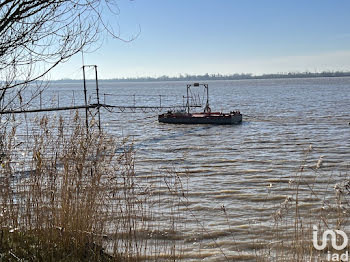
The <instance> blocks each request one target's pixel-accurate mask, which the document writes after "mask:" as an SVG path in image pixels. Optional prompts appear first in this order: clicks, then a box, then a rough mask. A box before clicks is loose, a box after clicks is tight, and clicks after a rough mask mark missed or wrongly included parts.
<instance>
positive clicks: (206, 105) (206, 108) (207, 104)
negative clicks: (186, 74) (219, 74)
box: [203, 84, 211, 113]
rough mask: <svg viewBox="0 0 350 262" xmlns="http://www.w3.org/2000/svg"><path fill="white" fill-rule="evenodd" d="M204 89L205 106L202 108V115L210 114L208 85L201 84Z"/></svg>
mask: <svg viewBox="0 0 350 262" xmlns="http://www.w3.org/2000/svg"><path fill="white" fill-rule="evenodd" d="M203 85H204V88H205V89H206V90H207V102H206V104H205V108H204V113H210V111H211V110H210V107H209V87H208V84H203Z"/></svg>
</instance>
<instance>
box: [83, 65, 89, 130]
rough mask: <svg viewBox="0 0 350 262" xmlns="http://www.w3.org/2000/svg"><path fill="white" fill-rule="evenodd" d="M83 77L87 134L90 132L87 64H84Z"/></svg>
mask: <svg viewBox="0 0 350 262" xmlns="http://www.w3.org/2000/svg"><path fill="white" fill-rule="evenodd" d="M83 79H84V100H85V124H86V134H88V133H89V119H88V117H89V112H88V110H89V109H88V108H87V90H86V79H85V66H84V65H83Z"/></svg>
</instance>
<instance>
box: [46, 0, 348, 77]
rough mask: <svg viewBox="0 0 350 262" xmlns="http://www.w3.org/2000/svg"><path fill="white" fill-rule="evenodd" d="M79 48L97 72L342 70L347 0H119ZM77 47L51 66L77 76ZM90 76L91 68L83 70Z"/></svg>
mask: <svg viewBox="0 0 350 262" xmlns="http://www.w3.org/2000/svg"><path fill="white" fill-rule="evenodd" d="M117 3H118V8H119V10H118V11H119V12H118V13H110V12H108V10H106V12H105V13H104V20H105V22H106V23H108V24H109V25H110V26H112V27H113V28H114V29H115V30H116V31H119V34H120V37H121V38H123V39H124V40H129V39H132V38H134V37H135V36H136V38H135V39H134V40H133V41H131V42H124V41H120V40H118V39H113V38H112V37H102V38H101V41H100V44H101V47H100V48H99V49H98V50H96V51H94V52H93V53H85V54H84V61H85V64H96V65H97V66H98V70H99V77H100V78H104V79H110V78H123V77H143V76H151V77H158V76H162V75H168V76H178V75H179V74H182V75H185V74H205V73H209V74H217V73H220V74H234V73H252V74H255V75H260V74H265V73H283V72H304V71H309V72H320V71H334V70H341V71H347V70H348V71H350V1H348V0H133V1H130V0H119V1H117ZM81 66H82V59H81V54H78V55H76V56H75V57H73V58H72V59H71V60H70V61H68V62H67V63H65V64H63V65H60V66H59V67H58V68H56V69H55V70H54V71H52V72H51V76H50V77H51V78H52V79H63V78H72V79H75V78H81V75H82V72H81ZM89 74H91V76H92V72H90V73H89Z"/></svg>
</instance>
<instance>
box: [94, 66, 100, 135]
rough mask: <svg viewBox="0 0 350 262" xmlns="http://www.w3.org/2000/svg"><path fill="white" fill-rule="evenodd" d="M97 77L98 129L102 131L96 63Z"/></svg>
mask: <svg viewBox="0 0 350 262" xmlns="http://www.w3.org/2000/svg"><path fill="white" fill-rule="evenodd" d="M95 78H96V97H97V114H98V129H99V130H100V131H101V115H100V96H99V89H98V78H97V65H95Z"/></svg>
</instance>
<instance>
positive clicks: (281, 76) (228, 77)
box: [52, 71, 350, 82]
mask: <svg viewBox="0 0 350 262" xmlns="http://www.w3.org/2000/svg"><path fill="white" fill-rule="evenodd" d="M321 77H350V71H323V72H314V73H312V72H288V73H274V74H262V75H254V74H251V73H240V74H239V73H235V74H229V75H223V74H219V73H217V74H208V73H206V74H203V75H190V74H185V75H182V74H179V75H178V76H167V75H163V76H159V77H150V76H144V77H122V78H111V79H100V81H114V82H162V81H210V80H253V79H257V80H260V79H289V78H321ZM65 81H73V82H74V81H82V79H70V78H64V79H60V80H53V81H52V82H65ZM88 81H92V80H88ZM93 81H95V80H93Z"/></svg>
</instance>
